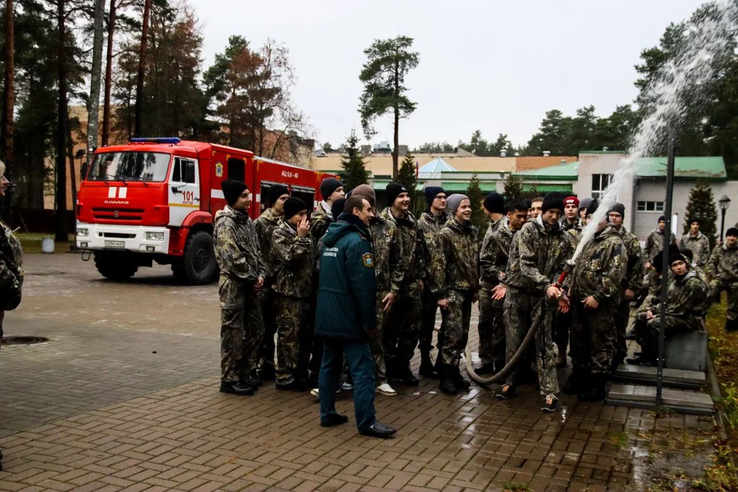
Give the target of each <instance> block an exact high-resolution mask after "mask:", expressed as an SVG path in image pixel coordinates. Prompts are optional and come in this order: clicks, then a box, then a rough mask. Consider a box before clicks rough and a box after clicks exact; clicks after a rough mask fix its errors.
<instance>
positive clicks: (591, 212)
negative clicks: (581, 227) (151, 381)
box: [587, 200, 600, 215]
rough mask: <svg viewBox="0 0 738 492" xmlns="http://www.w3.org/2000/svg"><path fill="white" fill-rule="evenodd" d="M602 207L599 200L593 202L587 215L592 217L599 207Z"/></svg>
mask: <svg viewBox="0 0 738 492" xmlns="http://www.w3.org/2000/svg"><path fill="white" fill-rule="evenodd" d="M599 206H600V202H598V201H597V200H592V203H590V204H589V207H587V215H592V214H593V213H595V212H596V211H597V207H599Z"/></svg>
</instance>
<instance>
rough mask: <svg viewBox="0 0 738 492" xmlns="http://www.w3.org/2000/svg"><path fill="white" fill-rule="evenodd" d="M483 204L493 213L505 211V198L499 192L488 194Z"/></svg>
mask: <svg viewBox="0 0 738 492" xmlns="http://www.w3.org/2000/svg"><path fill="white" fill-rule="evenodd" d="M482 205H484V208H486V209H487V212H489V213H491V214H503V213H505V199H504V198H503V197H502V195H500V194H499V193H490V194H489V195H487V197H486V198H485V199H484V203H483V204H482ZM562 210H563V209H562Z"/></svg>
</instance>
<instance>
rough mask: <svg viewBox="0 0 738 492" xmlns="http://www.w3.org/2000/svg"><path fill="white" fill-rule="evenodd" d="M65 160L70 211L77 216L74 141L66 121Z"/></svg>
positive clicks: (69, 124) (70, 128) (70, 126)
mask: <svg viewBox="0 0 738 492" xmlns="http://www.w3.org/2000/svg"><path fill="white" fill-rule="evenodd" d="M66 125H67V159H69V180H70V184H71V187H70V188H71V189H72V210H74V213H75V215H76V214H77V172H76V171H75V165H74V140H73V139H72V125H71V123H70V122H69V120H67V122H66Z"/></svg>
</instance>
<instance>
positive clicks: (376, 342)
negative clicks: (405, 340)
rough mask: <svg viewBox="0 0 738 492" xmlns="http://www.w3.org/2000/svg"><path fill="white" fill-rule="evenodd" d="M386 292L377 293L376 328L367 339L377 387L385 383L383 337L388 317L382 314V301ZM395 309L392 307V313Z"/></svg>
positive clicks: (385, 369) (385, 370)
mask: <svg viewBox="0 0 738 492" xmlns="http://www.w3.org/2000/svg"><path fill="white" fill-rule="evenodd" d="M386 295H387V293H386V292H382V293H379V292H378V293H377V328H376V329H375V330H374V331H373V332H372V334H371V335H370V337H369V346H370V348H371V349H372V356H373V357H374V369H375V373H376V380H377V385H380V384H384V383H386V382H387V364H386V362H385V360H384V335H385V333H386V331H387V321H389V319H390V316H389V314H388V313H385V312H384V304H383V303H382V299H384V296H386ZM394 309H395V307H394V306H393V307H392V310H393V311H394Z"/></svg>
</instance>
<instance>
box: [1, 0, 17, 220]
mask: <svg viewBox="0 0 738 492" xmlns="http://www.w3.org/2000/svg"><path fill="white" fill-rule="evenodd" d="M13 20H14V19H13V0H6V2H5V94H4V95H5V97H4V99H3V115H2V135H0V153H1V154H2V158H3V160H4V161H5V173H6V174H7V176H8V179H12V177H13V111H14V109H15V32H14V22H13ZM12 203H13V200H12V196H9V197H7V198H6V200H5V209H4V210H3V212H4V213H5V219H6V221H7V222H8V224H10V223H11V221H12V216H13V212H12Z"/></svg>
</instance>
